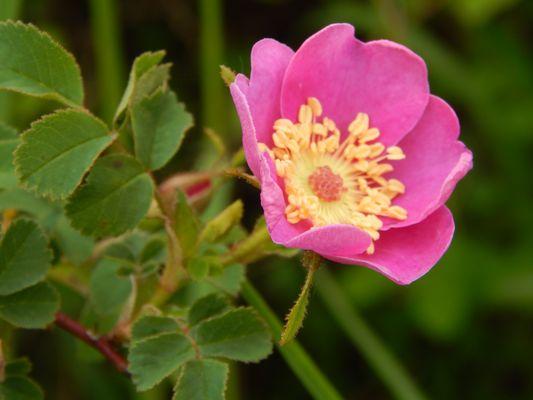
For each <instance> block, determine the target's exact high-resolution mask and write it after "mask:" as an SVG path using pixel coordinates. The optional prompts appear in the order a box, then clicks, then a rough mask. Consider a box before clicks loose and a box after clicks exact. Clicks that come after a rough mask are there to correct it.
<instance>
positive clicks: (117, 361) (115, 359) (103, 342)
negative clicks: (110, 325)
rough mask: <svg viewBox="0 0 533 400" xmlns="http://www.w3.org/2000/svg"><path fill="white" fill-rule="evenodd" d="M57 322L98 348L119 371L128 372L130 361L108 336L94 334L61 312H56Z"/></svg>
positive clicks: (65, 329)
mask: <svg viewBox="0 0 533 400" xmlns="http://www.w3.org/2000/svg"><path fill="white" fill-rule="evenodd" d="M55 324H56V326H58V327H59V328H61V329H63V330H64V331H67V332H68V333H70V334H71V335H74V336H76V337H77V338H78V339H80V340H82V341H84V342H85V343H87V344H88V345H89V346H91V347H93V348H95V349H96V350H98V351H99V352H100V353H101V354H102V355H103V356H104V357H105V358H106V359H107V360H108V361H109V362H110V363H111V364H113V366H114V367H115V368H116V369H117V370H118V371H119V372H121V373H128V363H127V362H126V360H125V359H124V357H122V355H121V354H120V353H119V352H118V351H117V350H116V349H114V348H113V346H112V345H111V344H110V343H109V341H108V340H107V339H106V338H104V337H99V338H97V337H94V336H92V335H91V334H90V333H89V332H88V331H87V329H85V327H83V326H82V325H81V324H80V323H78V322H76V321H74V320H73V319H72V318H70V317H69V316H68V315H66V314H63V313H61V312H59V313H57V314H56V319H55Z"/></svg>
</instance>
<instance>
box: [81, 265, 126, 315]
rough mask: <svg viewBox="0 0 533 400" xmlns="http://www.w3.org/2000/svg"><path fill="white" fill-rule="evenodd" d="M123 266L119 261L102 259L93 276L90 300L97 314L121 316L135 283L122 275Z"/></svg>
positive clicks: (90, 286)
mask: <svg viewBox="0 0 533 400" xmlns="http://www.w3.org/2000/svg"><path fill="white" fill-rule="evenodd" d="M121 268H122V264H121V263H120V262H119V261H118V260H111V259H106V258H104V259H102V260H101V261H100V262H99V263H98V265H97V266H96V268H95V269H94V271H93V273H92V275H91V282H90V285H89V289H90V298H91V302H92V304H93V306H94V309H95V311H96V313H98V314H100V315H110V314H117V316H118V314H120V312H121V310H122V308H123V307H124V305H125V304H126V302H127V301H128V298H129V297H130V294H131V291H132V289H133V283H132V281H131V279H132V278H131V277H129V276H122V275H121V274H120V272H121Z"/></svg>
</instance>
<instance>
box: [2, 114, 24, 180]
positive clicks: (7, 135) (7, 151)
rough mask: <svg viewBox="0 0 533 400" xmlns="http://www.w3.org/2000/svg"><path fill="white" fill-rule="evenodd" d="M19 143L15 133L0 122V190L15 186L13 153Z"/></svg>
mask: <svg viewBox="0 0 533 400" xmlns="http://www.w3.org/2000/svg"><path fill="white" fill-rule="evenodd" d="M19 143H20V139H19V137H18V135H17V131H16V130H15V129H13V128H11V127H10V126H8V125H5V124H3V123H1V122H0V189H9V188H12V187H15V186H16V184H17V179H16V176H15V166H14V164H13V152H14V151H15V149H16V148H17V146H18V145H19Z"/></svg>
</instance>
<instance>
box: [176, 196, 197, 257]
mask: <svg viewBox="0 0 533 400" xmlns="http://www.w3.org/2000/svg"><path fill="white" fill-rule="evenodd" d="M199 229H200V227H199V222H198V219H197V218H196V215H195V214H194V210H193V209H192V208H191V206H190V205H189V203H188V202H187V197H186V196H185V194H184V193H183V192H182V191H181V190H178V191H177V192H176V208H175V211H174V231H175V232H176V236H177V237H178V240H179V242H180V245H181V247H182V251H183V256H184V257H185V258H187V257H190V256H191V255H192V254H193V252H194V250H195V249H196V243H197V240H198V231H199Z"/></svg>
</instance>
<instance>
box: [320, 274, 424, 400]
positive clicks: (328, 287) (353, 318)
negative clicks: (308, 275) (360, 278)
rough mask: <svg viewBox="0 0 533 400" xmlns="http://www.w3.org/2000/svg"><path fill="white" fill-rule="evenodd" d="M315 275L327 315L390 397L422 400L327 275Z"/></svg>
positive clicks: (394, 359)
mask: <svg viewBox="0 0 533 400" xmlns="http://www.w3.org/2000/svg"><path fill="white" fill-rule="evenodd" d="M317 275H318V276H317V278H316V287H317V289H318V292H319V293H320V295H321V297H322V300H323V301H324V304H325V305H326V307H327V308H328V309H329V312H330V313H331V315H333V317H334V318H335V319H336V320H337V323H338V324H339V325H340V327H341V328H342V329H343V330H344V332H345V333H346V334H347V335H348V337H349V338H350V339H351V340H352V342H353V344H354V345H355V347H357V349H358V350H359V351H360V352H361V353H362V355H363V356H364V357H365V358H366V360H367V361H368V363H369V364H370V365H371V366H372V367H373V368H374V370H375V372H376V373H377V374H378V375H379V376H380V378H381V379H382V380H383V383H384V384H385V385H387V386H388V388H389V390H390V391H391V392H392V393H393V394H394V396H395V397H396V398H397V399H402V400H423V399H425V398H426V397H425V396H424V395H423V394H422V392H421V390H420V389H419V388H418V387H417V386H416V384H415V383H414V382H413V380H412V379H411V378H410V377H409V375H408V373H407V371H406V370H405V369H404V368H403V366H402V365H401V364H400V363H399V362H398V360H397V359H396V357H394V355H393V354H392V353H391V352H389V350H388V349H387V347H385V345H384V344H383V342H382V341H381V340H380V339H379V338H378V337H377V336H376V335H375V334H374V332H372V331H371V329H370V327H369V326H368V325H367V324H366V323H365V321H364V320H363V319H362V318H361V317H360V316H359V315H358V314H357V313H356V311H355V310H354V309H353V308H352V306H351V305H350V303H349V301H348V299H347V298H346V297H345V296H344V294H343V291H342V288H341V287H340V286H339V285H338V284H337V283H336V282H335V280H334V278H333V277H332V276H331V274H330V273H329V272H328V271H327V270H325V269H323V270H322V271H319V272H318V273H317Z"/></svg>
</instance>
